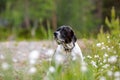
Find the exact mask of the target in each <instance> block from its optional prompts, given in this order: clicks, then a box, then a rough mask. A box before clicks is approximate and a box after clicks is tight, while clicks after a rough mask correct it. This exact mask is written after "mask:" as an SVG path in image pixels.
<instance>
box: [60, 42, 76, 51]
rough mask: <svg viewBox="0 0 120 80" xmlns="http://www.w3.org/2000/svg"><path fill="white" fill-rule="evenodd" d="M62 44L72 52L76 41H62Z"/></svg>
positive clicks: (66, 49)
mask: <svg viewBox="0 0 120 80" xmlns="http://www.w3.org/2000/svg"><path fill="white" fill-rule="evenodd" d="M62 46H63V47H64V50H65V51H66V52H71V51H72V49H73V48H74V47H75V43H73V42H71V43H68V44H65V43H62Z"/></svg>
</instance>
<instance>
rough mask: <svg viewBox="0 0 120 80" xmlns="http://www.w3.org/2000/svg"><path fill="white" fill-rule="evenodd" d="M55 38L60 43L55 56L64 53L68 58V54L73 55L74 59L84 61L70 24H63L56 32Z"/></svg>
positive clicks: (64, 56) (63, 55) (64, 57)
mask: <svg viewBox="0 0 120 80" xmlns="http://www.w3.org/2000/svg"><path fill="white" fill-rule="evenodd" d="M53 34H54V39H55V40H56V42H57V43H58V46H57V49H56V51H55V53H54V55H55V57H56V56H58V55H62V57H63V59H64V60H66V56H67V58H68V56H70V57H72V60H76V59H78V60H80V61H83V55H82V51H81V49H80V47H79V45H78V43H77V42H76V41H77V38H76V36H75V33H74V32H73V30H72V28H71V27H70V26H65V25H63V26H61V27H59V28H58V29H57V30H56V31H55V32H54V33H53Z"/></svg>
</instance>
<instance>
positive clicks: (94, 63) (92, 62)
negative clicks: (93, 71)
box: [91, 60, 98, 68]
mask: <svg viewBox="0 0 120 80" xmlns="http://www.w3.org/2000/svg"><path fill="white" fill-rule="evenodd" d="M91 64H92V65H93V66H94V67H95V68H97V67H98V66H97V65H96V62H95V61H93V60H92V61H91Z"/></svg>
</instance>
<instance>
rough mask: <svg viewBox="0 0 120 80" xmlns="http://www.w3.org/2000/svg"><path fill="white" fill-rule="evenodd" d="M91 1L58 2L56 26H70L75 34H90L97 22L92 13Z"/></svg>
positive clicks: (62, 0)
mask: <svg viewBox="0 0 120 80" xmlns="http://www.w3.org/2000/svg"><path fill="white" fill-rule="evenodd" d="M94 9H95V5H94V3H93V1H92V0H59V3H58V9H57V16H58V25H71V26H72V27H73V28H74V29H75V30H76V33H77V34H81V35H83V33H87V35H88V34H90V33H91V32H93V30H95V28H96V27H97V23H98V21H99V19H98V20H97V19H96V18H95V16H93V14H92V11H93V10H94Z"/></svg>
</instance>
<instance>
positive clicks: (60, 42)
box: [54, 37, 65, 44]
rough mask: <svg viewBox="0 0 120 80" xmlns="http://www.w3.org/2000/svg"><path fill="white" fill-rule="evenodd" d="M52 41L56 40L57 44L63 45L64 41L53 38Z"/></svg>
mask: <svg viewBox="0 0 120 80" xmlns="http://www.w3.org/2000/svg"><path fill="white" fill-rule="evenodd" d="M54 39H55V40H56V42H57V43H58V44H63V43H65V42H64V40H62V39H58V38H57V37H54Z"/></svg>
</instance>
